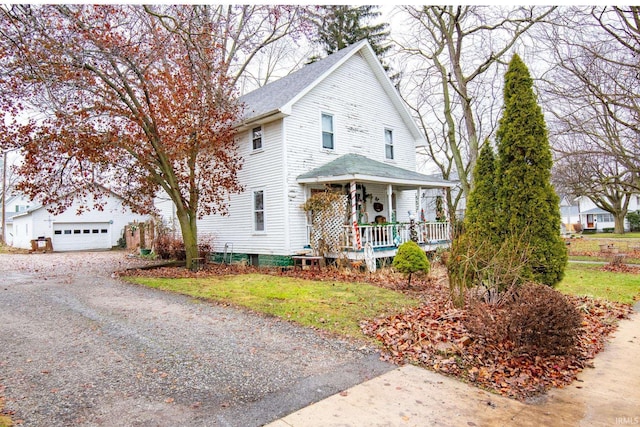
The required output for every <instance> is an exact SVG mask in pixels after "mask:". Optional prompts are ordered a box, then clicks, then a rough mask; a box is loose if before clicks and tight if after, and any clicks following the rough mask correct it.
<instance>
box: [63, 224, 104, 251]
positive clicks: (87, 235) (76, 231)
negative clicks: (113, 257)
mask: <svg viewBox="0 0 640 427" xmlns="http://www.w3.org/2000/svg"><path fill="white" fill-rule="evenodd" d="M51 242H52V244H53V248H54V250H56V251H80V250H87V249H111V247H112V246H113V245H112V244H111V224H109V223H108V222H87V223H73V222H71V223H54V224H53V238H52V239H51Z"/></svg>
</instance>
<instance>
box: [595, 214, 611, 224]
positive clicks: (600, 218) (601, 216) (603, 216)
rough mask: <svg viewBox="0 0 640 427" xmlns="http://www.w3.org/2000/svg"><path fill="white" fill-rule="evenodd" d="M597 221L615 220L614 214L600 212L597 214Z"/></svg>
mask: <svg viewBox="0 0 640 427" xmlns="http://www.w3.org/2000/svg"><path fill="white" fill-rule="evenodd" d="M596 221H598V222H614V221H615V219H614V218H613V214H610V213H606V214H598V215H597V216H596Z"/></svg>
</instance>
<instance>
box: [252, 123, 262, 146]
mask: <svg viewBox="0 0 640 427" xmlns="http://www.w3.org/2000/svg"><path fill="white" fill-rule="evenodd" d="M256 130H258V132H260V136H259V137H257V138H256V133H257V132H256ZM250 135H251V151H260V150H262V147H263V142H264V129H263V127H262V125H259V126H255V127H252V128H251V132H250ZM256 141H260V146H259V147H256Z"/></svg>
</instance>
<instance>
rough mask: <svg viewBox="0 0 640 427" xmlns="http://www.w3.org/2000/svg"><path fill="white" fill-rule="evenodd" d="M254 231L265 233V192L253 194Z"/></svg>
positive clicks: (258, 191) (259, 191) (260, 191)
mask: <svg viewBox="0 0 640 427" xmlns="http://www.w3.org/2000/svg"><path fill="white" fill-rule="evenodd" d="M253 231H264V191H263V190H257V191H254V192H253Z"/></svg>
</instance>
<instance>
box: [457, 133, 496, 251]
mask: <svg viewBox="0 0 640 427" xmlns="http://www.w3.org/2000/svg"><path fill="white" fill-rule="evenodd" d="M495 172H496V167H495V156H494V154H493V149H492V148H491V144H489V141H485V143H484V146H483V147H482V150H480V157H478V161H477V162H476V166H475V168H474V170H473V189H472V190H471V193H470V194H469V198H468V199H467V209H466V211H465V215H464V230H465V231H466V232H468V233H469V234H470V235H473V236H474V237H476V238H479V239H481V241H480V242H477V243H478V244H488V243H496V242H497V226H498V223H497V219H498V206H497V204H496V173H495Z"/></svg>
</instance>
